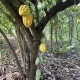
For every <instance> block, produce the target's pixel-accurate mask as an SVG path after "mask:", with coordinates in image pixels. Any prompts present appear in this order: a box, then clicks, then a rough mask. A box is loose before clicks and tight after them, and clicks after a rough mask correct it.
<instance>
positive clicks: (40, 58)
mask: <svg viewBox="0 0 80 80" xmlns="http://www.w3.org/2000/svg"><path fill="white" fill-rule="evenodd" d="M39 61H40V63H41V64H42V63H43V57H42V55H41V54H39Z"/></svg>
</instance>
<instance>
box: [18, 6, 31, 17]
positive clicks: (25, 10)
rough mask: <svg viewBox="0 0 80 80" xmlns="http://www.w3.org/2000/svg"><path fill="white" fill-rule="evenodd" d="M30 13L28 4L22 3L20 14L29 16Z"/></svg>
mask: <svg viewBox="0 0 80 80" xmlns="http://www.w3.org/2000/svg"><path fill="white" fill-rule="evenodd" d="M29 13H30V9H29V7H28V6H27V5H21V6H20V7H19V15H20V16H27V15H28V14H29Z"/></svg>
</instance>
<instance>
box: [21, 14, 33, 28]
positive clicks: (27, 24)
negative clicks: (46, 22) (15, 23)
mask: <svg viewBox="0 0 80 80" xmlns="http://www.w3.org/2000/svg"><path fill="white" fill-rule="evenodd" d="M22 20H23V24H24V25H25V27H26V28H29V27H30V26H31V24H32V20H33V17H32V14H31V13H30V14H29V15H28V16H22Z"/></svg>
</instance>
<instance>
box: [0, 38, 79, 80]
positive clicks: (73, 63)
mask: <svg viewBox="0 0 80 80" xmlns="http://www.w3.org/2000/svg"><path fill="white" fill-rule="evenodd" d="M8 38H9V40H10V42H11V44H12V46H13V48H14V49H15V52H16V54H17V55H18V57H19V55H20V52H19V48H18V46H17V45H18V44H17V41H16V39H15V38H13V37H8ZM3 41H4V44H1V45H0V51H1V54H2V57H1V59H0V80H22V79H21V74H20V72H19V70H18V67H17V65H16V61H15V59H14V57H13V55H12V52H11V50H10V49H9V47H8V45H7V43H6V41H5V40H4V39H3ZM42 55H43V58H44V63H43V64H41V65H40V66H39V68H40V69H41V79H40V80H80V52H79V50H77V49H76V48H73V49H72V50H70V52H69V53H67V54H61V55H60V54H59V55H55V56H54V55H53V53H51V54H49V52H46V53H45V54H42ZM15 78H16V79H15ZM27 80H28V79H27Z"/></svg>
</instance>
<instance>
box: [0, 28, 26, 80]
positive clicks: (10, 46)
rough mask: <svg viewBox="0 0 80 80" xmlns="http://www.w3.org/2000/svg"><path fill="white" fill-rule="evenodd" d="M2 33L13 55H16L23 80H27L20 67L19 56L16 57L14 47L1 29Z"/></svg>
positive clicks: (15, 56)
mask: <svg viewBox="0 0 80 80" xmlns="http://www.w3.org/2000/svg"><path fill="white" fill-rule="evenodd" d="M0 33H1V34H2V35H3V37H4V38H5V40H6V42H7V44H8V45H9V48H10V49H11V51H12V53H13V55H14V58H15V60H16V63H17V66H18V68H19V70H20V72H21V75H22V77H23V79H24V80H26V79H25V76H24V74H23V71H22V68H21V65H20V63H19V61H18V58H17V55H16V53H15V50H14V49H13V47H12V45H11V44H10V42H9V40H8V38H7V37H6V35H5V34H4V32H3V31H2V30H1V29H0Z"/></svg>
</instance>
